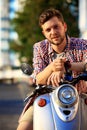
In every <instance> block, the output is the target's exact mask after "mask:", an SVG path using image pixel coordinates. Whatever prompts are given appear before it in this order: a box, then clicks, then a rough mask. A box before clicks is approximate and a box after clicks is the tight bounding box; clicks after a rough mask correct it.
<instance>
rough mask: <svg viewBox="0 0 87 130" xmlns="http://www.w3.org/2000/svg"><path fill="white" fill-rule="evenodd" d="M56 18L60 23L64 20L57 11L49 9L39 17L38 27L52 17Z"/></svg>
mask: <svg viewBox="0 0 87 130" xmlns="http://www.w3.org/2000/svg"><path fill="white" fill-rule="evenodd" d="M55 16H56V17H57V18H58V19H59V20H60V21H61V22H62V23H64V18H63V15H62V13H61V12H60V11H59V10H56V9H54V8H50V9H47V10H45V11H44V12H43V13H42V14H41V15H40V17H39V25H40V26H42V25H43V24H44V23H45V22H47V21H48V20H50V19H51V18H52V17H55Z"/></svg>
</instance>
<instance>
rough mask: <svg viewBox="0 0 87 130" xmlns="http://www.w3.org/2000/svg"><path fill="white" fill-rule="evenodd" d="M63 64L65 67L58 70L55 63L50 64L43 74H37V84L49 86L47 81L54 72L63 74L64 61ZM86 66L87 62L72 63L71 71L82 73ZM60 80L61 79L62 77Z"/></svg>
mask: <svg viewBox="0 0 87 130" xmlns="http://www.w3.org/2000/svg"><path fill="white" fill-rule="evenodd" d="M62 64H63V65H62V66H61V67H60V68H57V69H54V68H55V67H54V64H53V63H51V64H49V65H48V66H47V67H46V68H45V69H44V70H43V71H42V72H40V73H38V74H37V76H36V83H37V84H47V80H48V78H49V77H50V75H51V74H52V73H53V72H56V71H61V72H62V73H63V70H64V68H63V66H64V61H63V63H62ZM85 64H86V62H78V63H77V62H74V63H71V70H72V71H76V72H82V71H84V65H85ZM61 68H62V70H61ZM64 72H65V70H64ZM55 74H56V73H55ZM55 77H56V76H55ZM55 77H54V78H55ZM56 79H57V78H56ZM59 79H61V77H60V78H59ZM54 80H55V79H54ZM52 82H53V81H52Z"/></svg>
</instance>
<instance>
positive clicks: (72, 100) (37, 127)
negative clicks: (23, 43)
mask: <svg viewBox="0 0 87 130" xmlns="http://www.w3.org/2000/svg"><path fill="white" fill-rule="evenodd" d="M21 69H22V71H23V73H24V74H28V75H30V74H31V73H32V68H31V67H30V66H29V65H28V64H25V63H24V64H22V67H21ZM80 80H84V81H87V71H85V72H83V73H81V74H80V75H78V76H77V77H76V78H73V77H72V73H71V72H68V71H67V72H66V75H65V79H64V81H61V83H60V86H59V87H58V88H57V87H56V88H55V87H52V86H51V85H50V86H47V85H36V87H35V90H34V91H33V92H32V93H31V94H30V95H29V96H27V97H26V98H25V101H28V100H29V99H30V100H32V101H33V106H34V113H33V128H34V130H87V126H86V127H85V128H83V127H82V124H81V122H82V117H81V115H82V114H81V113H82V111H81V109H80V96H79V94H78V92H77V89H76V88H75V87H74V86H75V84H77V83H78V82H79V81H80ZM83 97H84V100H87V95H86V94H83ZM86 124H87V123H86ZM83 126H84V124H83Z"/></svg>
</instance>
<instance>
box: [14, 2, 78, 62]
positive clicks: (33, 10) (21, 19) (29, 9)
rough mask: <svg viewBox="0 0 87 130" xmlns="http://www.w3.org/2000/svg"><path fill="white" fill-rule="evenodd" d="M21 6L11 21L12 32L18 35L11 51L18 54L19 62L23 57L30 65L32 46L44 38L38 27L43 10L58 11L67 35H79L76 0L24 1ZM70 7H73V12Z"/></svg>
mask: <svg viewBox="0 0 87 130" xmlns="http://www.w3.org/2000/svg"><path fill="white" fill-rule="evenodd" d="M22 4H23V9H22V10H21V11H18V12H16V17H15V18H14V19H13V21H12V25H13V26H14V30H15V31H16V32H17V33H18V41H12V42H11V43H13V42H14V44H11V49H12V50H14V51H16V52H19V54H20V61H21V59H22V58H23V57H26V58H27V62H29V63H32V55H33V44H34V43H35V42H38V41H40V40H42V39H43V38H44V37H43V35H42V33H41V29H40V27H39V25H38V18H39V15H40V13H41V12H42V11H43V10H44V9H47V8H50V7H54V8H56V9H59V10H60V11H61V12H62V13H63V16H64V18H65V21H66V23H67V25H68V29H69V31H68V34H69V35H72V36H78V35H79V30H78V19H77V17H78V0H72V1H71V2H70V0H61V1H60V0H57V1H54V0H36V1H35V0H25V2H24V3H22ZM72 7H74V9H73V11H72ZM75 9H77V10H75ZM75 11H76V14H75ZM71 25H72V26H71Z"/></svg>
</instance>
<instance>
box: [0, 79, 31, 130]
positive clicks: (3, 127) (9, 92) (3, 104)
mask: <svg viewBox="0 0 87 130" xmlns="http://www.w3.org/2000/svg"><path fill="white" fill-rule="evenodd" d="M31 91H32V88H29V87H28V83H27V82H25V81H20V82H17V83H14V84H10V83H0V130H16V128H17V125H18V119H19V116H20V114H21V112H22V109H23V107H24V101H23V100H24V98H25V97H26V95H27V93H29V92H31Z"/></svg>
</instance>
